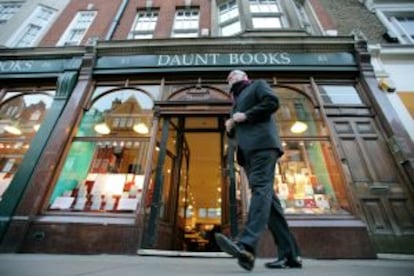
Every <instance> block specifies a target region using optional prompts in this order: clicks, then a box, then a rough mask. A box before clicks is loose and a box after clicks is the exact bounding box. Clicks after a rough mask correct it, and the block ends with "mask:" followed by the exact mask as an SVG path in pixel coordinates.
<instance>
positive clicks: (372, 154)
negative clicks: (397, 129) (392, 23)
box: [0, 38, 414, 258]
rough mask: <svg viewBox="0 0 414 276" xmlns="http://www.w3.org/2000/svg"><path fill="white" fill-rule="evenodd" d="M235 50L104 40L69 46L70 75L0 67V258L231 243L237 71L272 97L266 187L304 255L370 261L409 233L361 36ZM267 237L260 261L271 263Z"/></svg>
mask: <svg viewBox="0 0 414 276" xmlns="http://www.w3.org/2000/svg"><path fill="white" fill-rule="evenodd" d="M240 40H241V41H242V40H244V39H243V38H240ZM243 42H244V43H242V44H234V43H229V41H227V40H226V41H220V40H219V41H217V40H216V41H213V40H203V39H201V40H197V41H190V40H185V39H184V40H183V41H181V42H180V43H184V44H185V46H186V47H185V52H183V51H182V50H183V49H184V48H183V47H181V46H180V45H178V44H170V45H169V44H167V45H161V44H157V42H151V45H136V44H133V43H132V42H131V43H126V44H125V42H102V43H98V45H97V46H94V47H95V48H94V51H92V52H91V51H89V50H88V49H86V48H85V49H84V48H78V53H81V52H82V51H83V56H82V57H78V56H77V57H74V59H76V62H75V61H72V64H76V65H77V67H76V66H72V67H71V69H70V73H69V72H67V71H68V70H69V69H62V70H61V71H56V72H55V71H54V72H53V73H49V75H46V76H44V74H43V75H36V74H34V72H31V71H33V70H34V68H37V67H30V68H28V69H27V70H23V71H22V72H13V73H14V74H11V72H10V70H11V69H8V68H6V69H4V70H3V69H2V71H4V74H3V75H2V80H4V81H3V82H2V87H1V88H2V91H1V93H2V101H1V105H0V114H1V121H0V124H1V129H0V130H1V131H2V132H1V133H2V134H1V136H0V157H1V160H0V166H1V168H2V172H1V173H2V182H1V189H2V190H1V191H3V192H2V195H3V197H2V201H0V204H3V206H6V207H8V209H7V210H9V211H8V212H4V211H3V213H2V215H3V224H2V229H3V232H4V235H3V240H2V246H1V247H2V249H3V251H7V250H9V251H22V252H56V253H57V252H62V253H63V252H71V253H74V252H83V253H98V252H105V253H123V254H131V253H132V254H133V253H136V252H138V253H142V254H148V252H151V250H171V251H173V250H174V251H186V252H214V251H216V250H217V248H216V247H215V244H214V240H212V238H211V237H212V234H213V233H214V232H215V231H221V232H224V233H228V234H229V235H233V236H234V235H237V233H238V232H239V231H240V227H241V225H242V221H243V220H244V219H245V218H246V214H247V208H248V202H249V191H248V189H246V187H247V185H246V177H245V175H244V172H243V169H242V168H241V167H239V166H238V165H237V164H236V163H235V162H234V143H233V141H231V140H229V139H228V138H227V137H226V135H225V131H224V121H225V119H226V118H227V116H228V111H229V109H230V107H231V99H230V97H229V95H228V92H227V91H228V87H227V84H226V82H225V79H226V76H227V74H228V72H229V71H230V70H231V69H235V68H242V69H244V70H245V71H247V72H248V73H249V76H250V77H251V78H252V79H253V80H254V79H258V78H261V79H264V80H266V81H267V82H268V83H269V84H270V85H271V87H272V88H273V89H274V91H275V93H276V94H277V95H278V96H279V98H280V102H281V105H280V108H279V111H278V112H277V113H276V114H275V116H276V119H277V121H278V125H279V127H280V136H281V138H282V141H283V147H284V151H285V155H284V156H283V157H282V158H281V159H280V160H279V162H278V164H277V167H276V174H275V181H274V189H275V192H276V193H277V194H278V196H279V198H280V199H281V202H282V205H283V207H284V209H285V213H286V215H287V217H288V220H289V223H290V225H291V227H292V229H293V231H294V232H295V235H296V236H297V237H298V240H299V243H300V244H301V246H302V247H303V251H304V255H305V256H309V257H322V258H333V257H346V258H372V257H375V252H376V251H378V250H381V251H384V250H385V251H387V250H389V251H393V249H392V246H391V245H390V244H391V243H394V242H396V243H397V244H404V242H406V241H409V240H411V239H413V237H414V236H413V234H414V231H413V229H414V227H413V226H414V218H413V216H412V214H413V212H412V208H413V201H412V200H413V194H412V192H413V191H412V187H413V186H412V180H411V179H410V178H409V174H407V171H406V170H407V166H406V167H402V166H401V165H400V163H399V162H398V161H399V160H398V158H400V157H399V156H400V155H398V154H399V153H398V152H396V151H395V148H392V147H391V146H392V145H393V144H392V143H391V142H390V139H389V137H388V136H389V131H390V127H389V126H388V125H387V123H386V122H384V121H383V120H382V118H381V114H380V113H381V111H380V110H379V109H378V108H379V107H378V102H377V101H378V99H377V96H376V95H375V94H376V93H378V91H374V92H373V91H372V89H375V88H376V87H373V86H372V85H370V82H369V81H367V80H365V78H368V77H367V76H368V74H364V71H363V70H367V71H369V68H368V69H367V68H365V67H363V66H362V65H361V63H363V62H364V61H361V59H360V53H359V52H358V51H359V50H358V49H356V47H355V45H354V44H355V41H353V40H351V39H350V38H321V40H320V41H317V42H315V41H314V40H309V41H307V40H306V39H304V40H301V41H296V40H295V39H288V38H283V39H282V38H272V39H256V40H255V42H254V43H252V42H251V41H250V40H249V39H246V41H243ZM286 42H290V43H291V45H292V46H291V47H290V48H286V47H285V46H284V45H285V44H286ZM174 43H176V42H174ZM177 43H178V42H177ZM303 45H306V47H305V48H306V50H304V48H303ZM207 46H208V47H207ZM207 48H208V51H207V52H206V51H205V49H207ZM119 49H122V51H121V52H122V54H120V51H119ZM202 49H204V50H202ZM29 60H31V59H30V55H28V56H27V60H26V62H27V61H29ZM2 62H3V63H2V64H5V61H2ZM2 68H3V66H2ZM65 70H66V71H65ZM6 73H7V74H6ZM16 73H18V74H16ZM30 73H32V74H31V75H30V76H31V77H30V79H29V80H26V81H25V82H26V83H27V85H24V87H23V86H22V87H19V86H14V85H13V86H12V87H8V86H7V85H6V83H7V82H6V80H7V81H8V80H9V79H13V78H20V79H21V78H24V77H26V76H28V75H29V74H30ZM56 76H57V77H56ZM65 76H66V77H65ZM46 81H48V84H49V86H47V85H45V84H44V83H45V82H46ZM53 81H57V84H58V85H57V86H56V87H51V86H50V85H51V84H53ZM61 82H63V84H61ZM39 84H42V85H43V86H40V85H39ZM23 88H24V89H23ZM63 90H65V91H66V92H65V93H62V91H63ZM56 101H57V103H56ZM50 114H52V115H50ZM48 116H49V117H50V118H53V119H50V120H51V121H53V124H51V123H49V124H48V125H47V126H43V124H45V123H43V124H42V120H43V121H44V122H46V120H47V118H48ZM11 126H14V127H15V128H16V129H17V126H18V127H19V129H21V131H20V132H18V131H17V130H14V133H13V132H11V130H12V129H13V128H11ZM39 127H40V129H39ZM36 129H38V130H36ZM42 130H43V132H42V133H38V132H41V131H42ZM36 131H38V132H36ZM33 137H34V138H33ZM40 138H42V139H43V140H42V141H43V144H41V145H39V144H38V142H36V144H35V145H36V146H33V145H34V141H35V140H36V139H38V140H39V139H40ZM394 140H398V139H394ZM398 141H401V140H398ZM38 145H39V147H38ZM394 145H395V144H394ZM33 147H35V149H32V148H33ZM35 150H36V152H35V153H36V154H34V153H33V151H35ZM409 154H410V153H409ZM27 156H30V158H29V157H27ZM33 156H35V159H33ZM19 167H24V168H25V170H23V169H21V168H19ZM27 168H30V172H29V173H28V172H27ZM16 177H20V179H25V182H19V183H17V182H16V183H14V181H13V179H14V178H16ZM9 189H11V190H9ZM11 191H13V192H11ZM16 195H17V196H18V198H17V199H16ZM7 197H13V198H14V201H13V200H10V199H8V198H7ZM13 202H14V203H13ZM6 203H7V204H6ZM13 204H14V205H13ZM0 206H1V205H0ZM270 239H271V238H270V235H269V234H268V233H266V235H265V236H264V237H263V239H262V241H261V243H260V249H259V255H261V256H272V255H274V249H275V248H274V246H273V245H272V242H271V240H270ZM350 240H352V242H350ZM404 250H405V251H410V250H412V248H411V249H410V247H409V246H406V247H404Z"/></svg>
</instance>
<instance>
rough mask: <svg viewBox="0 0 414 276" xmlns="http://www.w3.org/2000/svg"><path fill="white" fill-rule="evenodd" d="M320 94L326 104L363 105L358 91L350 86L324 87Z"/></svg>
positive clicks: (321, 87)
mask: <svg viewBox="0 0 414 276" xmlns="http://www.w3.org/2000/svg"><path fill="white" fill-rule="evenodd" d="M320 93H321V97H322V100H323V102H324V103H325V104H358V105H359V104H362V100H361V98H360V96H359V95H358V91H357V90H356V89H355V87H353V86H349V85H322V86H320Z"/></svg>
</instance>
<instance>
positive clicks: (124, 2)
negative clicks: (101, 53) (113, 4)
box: [105, 0, 129, 40]
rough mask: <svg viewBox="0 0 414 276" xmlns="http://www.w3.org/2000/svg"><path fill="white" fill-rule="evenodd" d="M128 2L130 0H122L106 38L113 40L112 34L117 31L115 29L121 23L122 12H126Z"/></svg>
mask: <svg viewBox="0 0 414 276" xmlns="http://www.w3.org/2000/svg"><path fill="white" fill-rule="evenodd" d="M128 2H129V0H122V4H121V6H120V7H119V9H118V12H117V13H116V16H115V18H114V20H112V24H111V27H110V28H109V31H108V33H107V34H106V36H105V40H111V39H112V36H113V35H114V33H115V29H116V27H117V26H118V24H119V21H120V20H121V17H122V14H123V13H124V11H125V9H126V7H127V6H128Z"/></svg>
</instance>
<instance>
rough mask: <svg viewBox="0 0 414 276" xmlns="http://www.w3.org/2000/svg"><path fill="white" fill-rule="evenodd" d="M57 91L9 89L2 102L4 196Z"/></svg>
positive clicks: (0, 132)
mask: <svg viewBox="0 0 414 276" xmlns="http://www.w3.org/2000/svg"><path fill="white" fill-rule="evenodd" d="M53 96H54V91H45V92H41V93H40V92H39V93H38V94H24V93H20V92H9V93H7V94H6V95H5V97H4V98H3V99H2V102H1V104H0V200H1V199H2V196H3V194H4V192H5V191H6V189H7V188H8V186H9V185H10V183H11V181H12V180H13V177H14V174H15V173H16V171H17V169H18V168H19V166H20V163H21V162H22V160H23V157H24V155H25V153H26V152H27V150H28V149H29V147H30V143H31V141H32V139H33V138H34V136H35V135H36V133H37V131H38V130H39V128H40V125H41V123H42V122H43V119H44V118H45V115H46V112H47V110H48V109H49V108H50V107H51V105H52V102H53Z"/></svg>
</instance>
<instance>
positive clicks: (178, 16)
mask: <svg viewBox="0 0 414 276" xmlns="http://www.w3.org/2000/svg"><path fill="white" fill-rule="evenodd" d="M198 27H199V12H198V10H197V9H188V10H187V9H185V10H177V12H176V13H175V19H174V26H173V32H172V37H197V36H198Z"/></svg>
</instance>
